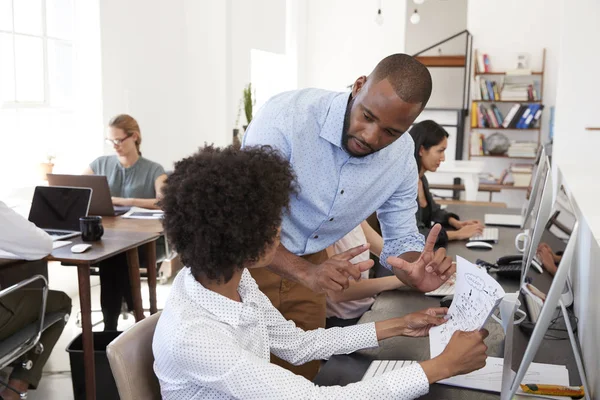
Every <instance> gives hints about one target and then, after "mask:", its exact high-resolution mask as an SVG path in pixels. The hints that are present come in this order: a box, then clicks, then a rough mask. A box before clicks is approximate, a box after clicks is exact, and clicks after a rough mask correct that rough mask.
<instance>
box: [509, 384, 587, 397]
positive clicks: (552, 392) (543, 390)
mask: <svg viewBox="0 0 600 400" xmlns="http://www.w3.org/2000/svg"><path fill="white" fill-rule="evenodd" d="M520 386H521V390H523V392H525V393H528V394H538V395H548V396H565V397H571V398H572V399H581V398H582V397H583V396H584V395H585V392H584V390H583V386H561V385H543V384H538V383H526V384H521V385H520Z"/></svg>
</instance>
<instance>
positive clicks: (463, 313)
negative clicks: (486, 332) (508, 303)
mask: <svg viewBox="0 0 600 400" xmlns="http://www.w3.org/2000/svg"><path fill="white" fill-rule="evenodd" d="M456 261H457V265H456V283H455V292H454V300H453V301H452V305H451V306H450V309H449V311H448V315H449V317H450V319H449V320H448V321H447V322H446V323H445V324H443V325H440V326H436V327H433V328H431V330H430V331H429V350H430V352H431V358H434V357H437V356H438V355H440V354H441V353H442V351H444V349H445V348H446V345H447V344H448V342H449V341H450V338H451V337H452V334H454V332H456V331H475V330H479V329H481V328H483V326H484V325H485V322H486V321H487V320H488V318H489V317H490V315H491V314H492V312H493V311H494V309H495V308H496V307H497V306H498V304H500V301H501V300H502V298H503V297H504V294H505V293H504V290H503V289H502V286H500V284H499V283H498V282H496V280H495V279H494V278H492V277H491V276H489V275H488V273H487V271H486V270H485V269H484V268H478V267H477V266H476V265H475V264H472V263H470V262H469V261H467V260H465V259H464V258H462V257H456Z"/></svg>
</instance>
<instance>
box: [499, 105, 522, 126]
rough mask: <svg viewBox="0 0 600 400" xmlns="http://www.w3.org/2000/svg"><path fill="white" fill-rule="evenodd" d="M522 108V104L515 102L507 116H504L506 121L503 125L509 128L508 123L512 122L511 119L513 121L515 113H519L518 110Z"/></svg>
mask: <svg viewBox="0 0 600 400" xmlns="http://www.w3.org/2000/svg"><path fill="white" fill-rule="evenodd" d="M520 108H521V105H520V104H515V105H513V106H512V107H511V109H510V111H509V112H508V114H506V118H504V122H502V126H503V127H504V128H508V125H509V124H510V121H512V119H513V118H514V116H515V114H517V111H519V109H520Z"/></svg>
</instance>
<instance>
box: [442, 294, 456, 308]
mask: <svg viewBox="0 0 600 400" xmlns="http://www.w3.org/2000/svg"><path fill="white" fill-rule="evenodd" d="M452 300H454V295H453V294H451V295H449V296H446V297H442V299H441V300H440V306H441V307H448V308H450V306H451V305H452Z"/></svg>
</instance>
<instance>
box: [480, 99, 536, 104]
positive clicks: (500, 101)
mask: <svg viewBox="0 0 600 400" xmlns="http://www.w3.org/2000/svg"><path fill="white" fill-rule="evenodd" d="M473 101H474V102H475V103H512V104H519V103H527V104H542V102H541V101H540V100H473Z"/></svg>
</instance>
